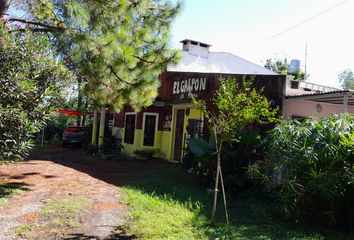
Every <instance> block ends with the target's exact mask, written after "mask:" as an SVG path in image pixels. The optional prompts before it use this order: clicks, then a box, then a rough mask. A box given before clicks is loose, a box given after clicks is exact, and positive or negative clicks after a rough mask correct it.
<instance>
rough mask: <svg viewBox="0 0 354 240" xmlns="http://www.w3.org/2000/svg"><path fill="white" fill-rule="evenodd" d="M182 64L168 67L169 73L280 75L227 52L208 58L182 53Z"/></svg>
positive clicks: (186, 52) (211, 53) (212, 53)
mask: <svg viewBox="0 0 354 240" xmlns="http://www.w3.org/2000/svg"><path fill="white" fill-rule="evenodd" d="M180 55H181V57H182V60H181V62H179V63H178V64H177V65H168V67H167V71H168V72H199V73H225V74H245V75H279V74H278V73H275V72H272V71H271V70H269V69H267V68H265V67H262V66H259V65H257V64H254V63H252V62H250V61H247V60H245V59H243V58H240V57H238V56H236V55H234V54H232V53H227V52H210V53H209V55H208V57H200V56H196V55H193V54H190V53H189V52H188V51H180Z"/></svg>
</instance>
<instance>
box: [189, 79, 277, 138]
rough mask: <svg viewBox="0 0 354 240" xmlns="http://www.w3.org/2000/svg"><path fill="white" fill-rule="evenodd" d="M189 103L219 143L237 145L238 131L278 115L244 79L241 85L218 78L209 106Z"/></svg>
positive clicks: (274, 119)
mask: <svg viewBox="0 0 354 240" xmlns="http://www.w3.org/2000/svg"><path fill="white" fill-rule="evenodd" d="M193 103H194V104H196V106H197V107H198V108H199V109H200V110H201V111H202V112H203V113H204V115H205V117H206V119H207V122H208V124H209V126H210V127H211V128H212V129H213V131H215V132H216V133H217V134H216V135H217V136H216V137H217V140H218V141H219V140H220V141H221V142H227V141H228V142H237V141H238V140H239V139H240V136H239V135H238V133H239V132H240V131H241V129H244V128H245V127H246V126H248V125H249V124H256V123H257V124H265V123H269V122H274V121H276V119H277V113H278V109H272V108H271V106H270V101H268V99H267V98H266V97H265V96H263V95H262V92H261V91H258V90H256V89H255V88H253V87H252V79H250V80H247V79H246V77H243V79H242V82H241V84H240V83H239V82H238V81H237V80H236V79H234V78H231V79H220V81H219V87H218V90H217V91H216V96H215V97H214V98H213V99H212V100H211V103H210V106H209V105H207V103H206V102H205V101H204V100H196V99H193Z"/></svg>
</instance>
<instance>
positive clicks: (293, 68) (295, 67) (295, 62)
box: [289, 59, 300, 73]
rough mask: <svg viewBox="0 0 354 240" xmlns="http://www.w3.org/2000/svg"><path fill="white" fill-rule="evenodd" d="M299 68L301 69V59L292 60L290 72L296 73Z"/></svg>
mask: <svg viewBox="0 0 354 240" xmlns="http://www.w3.org/2000/svg"><path fill="white" fill-rule="evenodd" d="M297 70H300V60H298V59H292V60H291V61H290V67H289V73H294V72H295V71H297Z"/></svg>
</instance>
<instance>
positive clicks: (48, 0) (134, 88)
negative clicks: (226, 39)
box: [9, 0, 180, 110]
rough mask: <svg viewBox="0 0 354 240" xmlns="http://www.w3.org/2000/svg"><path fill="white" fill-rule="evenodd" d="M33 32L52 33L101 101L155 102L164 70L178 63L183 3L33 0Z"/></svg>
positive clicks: (90, 91) (93, 98)
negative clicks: (175, 29)
mask: <svg viewBox="0 0 354 240" xmlns="http://www.w3.org/2000/svg"><path fill="white" fill-rule="evenodd" d="M27 2H28V7H29V9H30V10H31V12H32V15H33V18H34V19H32V20H31V21H27V20H21V19H9V21H20V22H25V23H27V24H31V25H33V26H34V27H33V31H46V32H50V33H52V36H53V39H54V40H55V43H56V45H57V48H58V49H59V50H60V51H61V53H62V56H66V57H65V60H66V62H67V64H70V65H71V66H73V69H75V70H76V71H77V73H78V74H79V75H81V76H83V77H84V79H85V80H86V82H85V83H84V85H85V87H84V89H85V91H86V93H87V94H88V96H89V98H90V100H91V101H92V102H94V103H95V104H96V105H100V106H105V105H113V106H114V108H115V109H116V110H119V109H121V108H122V107H123V105H124V104H129V105H131V106H133V107H134V108H135V109H137V110H139V109H140V108H142V107H144V106H147V105H150V104H151V103H152V101H153V99H154V98H155V97H156V95H157V88H158V86H159V79H158V76H159V74H160V73H161V72H162V71H163V70H164V69H165V68H166V67H167V64H169V63H172V62H175V61H176V60H177V59H178V57H177V53H176V51H171V50H169V48H168V44H167V43H168V38H169V31H170V28H171V23H172V21H173V19H174V18H175V16H176V15H177V13H178V12H179V9H180V4H177V5H172V4H171V3H169V2H168V1H162V0H161V1H156V0H139V1H136V0H111V1H98V0H81V1H80V0H79V1H76V0H75V1H74V0H69V1H60V0H29V1H27Z"/></svg>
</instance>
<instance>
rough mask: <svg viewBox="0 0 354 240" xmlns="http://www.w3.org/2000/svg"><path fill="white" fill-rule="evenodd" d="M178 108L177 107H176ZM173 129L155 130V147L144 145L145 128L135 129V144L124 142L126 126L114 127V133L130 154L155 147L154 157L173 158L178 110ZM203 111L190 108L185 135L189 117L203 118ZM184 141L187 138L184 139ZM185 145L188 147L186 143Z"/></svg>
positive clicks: (185, 125)
mask: <svg viewBox="0 0 354 240" xmlns="http://www.w3.org/2000/svg"><path fill="white" fill-rule="evenodd" d="M176 109H177V108H176ZM178 109H186V107H183V106H181V107H178ZM172 117H173V122H174V124H173V129H172V130H171V131H155V143H154V146H153V147H149V146H143V141H144V130H143V129H135V135H134V144H127V143H124V128H117V127H115V128H113V130H112V134H114V135H116V136H118V137H119V138H121V139H122V140H123V147H124V149H123V152H124V153H126V154H128V155H134V152H135V151H136V150H151V149H155V150H156V154H155V155H154V157H160V158H163V159H165V160H172V159H173V151H174V134H173V133H174V132H175V124H176V119H175V118H176V111H174V113H173V116H172ZM201 118H202V113H201V111H200V110H198V109H194V108H190V113H189V116H186V115H185V117H184V127H183V136H186V134H187V129H186V128H187V125H188V120H189V119H201ZM183 141H184V142H186V141H185V139H184V140H183ZM184 147H187V145H186V144H185V146H184Z"/></svg>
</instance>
